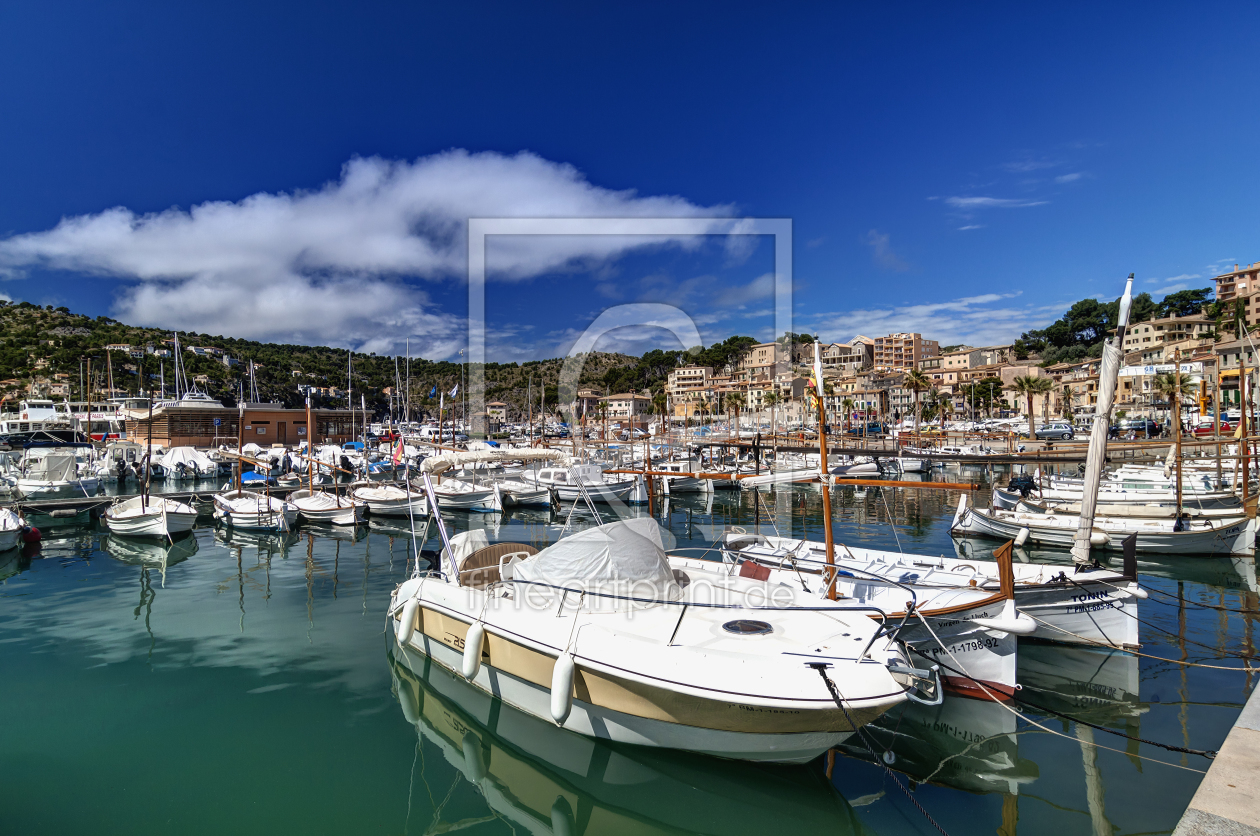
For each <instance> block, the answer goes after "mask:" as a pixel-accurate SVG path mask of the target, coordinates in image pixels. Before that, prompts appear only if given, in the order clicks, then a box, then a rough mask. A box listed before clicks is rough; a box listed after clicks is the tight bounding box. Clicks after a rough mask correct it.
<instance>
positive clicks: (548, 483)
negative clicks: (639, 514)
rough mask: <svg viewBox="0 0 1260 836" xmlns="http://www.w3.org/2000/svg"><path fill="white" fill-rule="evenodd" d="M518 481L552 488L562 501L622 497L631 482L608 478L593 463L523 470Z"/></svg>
mask: <svg viewBox="0 0 1260 836" xmlns="http://www.w3.org/2000/svg"><path fill="white" fill-rule="evenodd" d="M521 481H522V482H525V483H526V484H528V485H533V486H534V487H537V488H549V489H552V490H554V491H555V492H556V495H557V496H558V497H559V498H560V499H561V500H562V501H564V502H581V501H583V498H584V497H589V498H590V500H591V501H592V502H612V501H614V500H617V501H625V500H626V498H627V497H629V496H630V492H631V491H632V490H633V489H634V483H635V480H634V479H633V478H629V479H624V480H611V479H610V478H609V477H607V476H605V475H604V471H602V470H600V469H599V467H598V466H596V465H593V464H575V465H573V466H571V467H544V468H541V469H539V470H537V471H528V470H527V471H525V472H524V473H522V474H521Z"/></svg>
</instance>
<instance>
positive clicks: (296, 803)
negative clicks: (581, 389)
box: [0, 469, 1260, 836]
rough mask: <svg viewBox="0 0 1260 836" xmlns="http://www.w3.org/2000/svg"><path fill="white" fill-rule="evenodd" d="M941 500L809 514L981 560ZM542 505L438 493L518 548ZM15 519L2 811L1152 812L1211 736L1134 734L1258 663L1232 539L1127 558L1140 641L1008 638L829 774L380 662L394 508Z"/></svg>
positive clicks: (927, 829) (379, 830)
mask: <svg viewBox="0 0 1260 836" xmlns="http://www.w3.org/2000/svg"><path fill="white" fill-rule="evenodd" d="M988 475H989V474H986V473H985V472H983V471H979V470H976V471H964V472H963V473H961V474H960V473H959V472H958V471H957V470H956V469H955V470H954V471H952V472H949V473H948V474H947V478H950V479H953V480H958V479H960V478H961V479H965V480H967V481H984V480H986V477H987V476H988ZM1001 475H1002V474H998V477H999V478H1000V477H1001ZM986 484H987V482H986ZM207 487H210V486H209V485H207ZM957 497H958V494H957V493H956V492H951V491H941V490H933V489H916V488H891V487H869V488H864V489H863V488H857V489H855V488H840V489H837V490H835V491H834V492H833V506H834V520H835V530H836V539H837V541H838V542H842V543H848V544H851V545H861V546H865V547H872V548H883V549H888V550H892V551H897V550H902V551H905V552H907V553H911V552H913V553H917V554H924V555H930V556H937V555H952V554H954V553H955V549H963V550H964V553H966V554H973V555H974V556H976V557H977V558H988V557H989V556H990V555H991V554H992V551H993V548H994V547H995V546H996V545H997V543H996V542H991V541H982V540H975V541H969V542H966V543H964V544H961V545H958V544H956V543H955V541H954V540H953V539H952V538H951V537H950V535H949V531H948V529H949V524H950V520H951V518H952V515H953V510H954V506H955V503H956V502H957ZM976 498H977V500H978V501H979V503H980V504H982V505H983V504H987V495H986V492H985V491H984V490H982V491H980V492H979V493H978V494H977V497H976ZM821 501H822V500H821V493H820V492H819V490H818V489H817V488H815V487H808V486H788V487H783V488H778V489H774V490H763V491H762V492H760V493H759V494H757V493H754V492H752V491H744V492H736V491H731V492H728V491H717V492H716V493H714V494H711V495H689V496H685V497H678V496H675V497H672V498H671V499H670V500H669V501H668V503H662V502H660V501H658V502H657V503H656V504H655V505H654V506H653V508H652V510H651V513H653V514H654V515H655V516H656V517H657V518H658V519H659V520H660V522H661V523H662V524H663V525H664V526H665V528H666V529H667V530H668V532H669V535H670V536H671V537H672V541H673V545H676V546H678V547H691V548H703V547H706V546H708V545H710V544H712V543H713V541H714V540H715V539H716V538H717V536H718V535H719V534H720V533H721V532H722V531H723V530H724V529H725V528H726V527H728V526H743V527H745V528H747V529H749V530H752V529H753V528H754V527H756V526H761V527H762V529H763V530H764V531H766V532H773V531H774V530H775V529H776V527H777V530H779V531H780V532H782V533H784V534H789V533H790V534H791V535H792V536H801V534H802V533H803V534H805V535H807V536H809V537H811V538H815V539H822V513H821ZM600 511H601V512H602V513H603V514H605V515H606V516H607V515H608V514H610V513H611V511H610V510H609V509H607V508H606V507H603V506H600ZM633 513H636V514H646V513H649V511H648V510H647V509H641V510H635V511H633ZM566 515H567V509H562V512H561V513H560V514H553V513H551V512H546V511H531V512H515V513H508V514H506V515H499V514H493V515H490V514H468V513H462V512H456V513H451V514H449V515H446V516H445V519H446V521H447V524H448V525H449V526H450V527H451V529H452V530H455V531H459V530H465V529H468V528H470V527H479V528H484V529H486V530H487V534H488V536H489V537H490V539H491V540H506V541H514V542H527V543H532V544H535V545H539V546H541V545H543V544H545V543H546V542H548V541H553V540H554V539H556V537H558V536H559V533H560V531H561V528H562V527H563V525H564V524H565V522H566ZM605 521H607V520H606V519H605ZM30 522H32V523H33V524H35V525H37V526H38V527H39V528H40V529H41V531H42V533H43V541H42V543H40V544H39V545H38V546H35V545H31V546H27V547H26V548H25V549H24V550H21V551H17V550H14V551H10V552H7V553H4V554H0V579H2V580H0V671H2V672H3V682H4V685H5V687H4V688H3V689H0V707H2V709H3V716H4V717H6V718H7V719H6V721H5V722H4V723H3V724H0V773H2V774H3V775H4V776H5V778H4V780H3V781H2V782H0V832H4V833H21V834H61V833H77V832H92V833H101V834H129V836H138V835H140V834H157V833H181V834H199V833H205V834H211V833H213V834H221V833H234V834H254V833H257V834H269V836H270V834H276V833H304V834H315V833H338V834H343V833H356V834H403V833H414V834H421V833H443V832H454V831H460V832H470V833H505V834H506V833H518V834H519V833H537V834H543V833H546V834H552V833H554V834H567V833H574V834H615V833H644V834H646V833H706V834H728V833H730V834H736V833H749V834H752V833H756V834H762V835H763V836H764V834H768V833H776V832H808V833H811V834H822V833H827V834H833V833H835V834H842V833H876V834H922V833H933V832H936V830H935V829H934V828H933V827H932V825H931V824H930V823H929V822H928V821H927V820H926V818H924V816H923V815H922V814H921V813H920V812H919V810H918V809H917V808H916V806H915V804H914V803H913V802H912V801H911V800H910V799H911V798H913V799H914V801H917V802H918V804H919V805H921V806H922V808H923V809H924V810H926V811H927V812H928V813H929V814H930V815H931V816H932V817H933V818H934V819H935V820H936V822H937V823H939V825H940V826H941V827H942V828H943V829H944V830H945V831H946V832H948V833H951V834H970V833H998V834H1003V836H1012V835H1013V834H1015V833H1020V834H1026V835H1027V834H1063V833H1093V834H1112V833H1117V834H1158V833H1169V832H1171V831H1172V830H1173V829H1174V828H1175V827H1176V824H1177V821H1178V819H1179V818H1180V816H1181V814H1182V812H1183V811H1184V809H1185V808H1186V805H1187V804H1188V802H1189V800H1190V798H1191V796H1192V795H1193V794H1194V791H1195V789H1196V787H1197V786H1198V783H1199V781H1200V779H1201V777H1202V772H1204V771H1206V769H1207V767H1208V765H1209V763H1210V762H1209V761H1208V760H1206V759H1204V758H1203V757H1200V756H1198V755H1194V754H1188V753H1182V752H1171V751H1167V750H1165V749H1162V748H1159V747H1156V746H1154V745H1150V744H1147V743H1143V742H1138V741H1137V740H1136V738H1142V739H1144V740H1148V741H1156V742H1160V743H1165V744H1169V745H1173V746H1178V747H1183V748H1188V749H1201V750H1213V749H1216V748H1217V747H1218V746H1219V745H1220V743H1221V741H1222V740H1223V739H1224V738H1225V735H1226V734H1227V733H1228V731H1229V729H1230V726H1231V724H1232V723H1233V721H1234V719H1235V718H1236V717H1237V715H1238V713H1239V711H1240V709H1241V707H1242V705H1243V703H1244V702H1245V701H1246V698H1247V696H1248V694H1249V692H1250V689H1251V687H1252V685H1253V684H1254V681H1255V676H1254V674H1251V673H1249V672H1247V671H1244V670H1242V668H1243V666H1244V664H1245V663H1244V662H1243V661H1242V660H1241V659H1239V658H1229V656H1230V655H1232V656H1233V657H1237V656H1239V655H1249V654H1251V653H1252V652H1253V650H1254V644H1253V642H1254V640H1255V635H1254V630H1255V624H1254V618H1255V616H1254V615H1253V614H1251V613H1254V611H1256V610H1258V609H1260V600H1258V597H1257V585H1256V577H1255V567H1254V563H1253V561H1252V560H1251V559H1250V558H1247V559H1241V558H1239V559H1229V558H1216V559H1212V558H1189V557H1187V558H1173V557H1169V558H1160V559H1156V560H1149V559H1139V571H1140V576H1141V581H1142V583H1143V584H1145V585H1146V586H1147V587H1149V588H1150V589H1151V590H1152V591H1151V594H1150V597H1149V599H1148V600H1145V601H1143V602H1142V604H1141V609H1140V617H1141V618H1142V620H1143V622H1144V623H1143V624H1142V625H1141V641H1142V648H1141V652H1142V653H1143V654H1145V655H1143V656H1137V655H1133V654H1128V653H1124V652H1119V651H1107V650H1097V649H1087V648H1080V647H1072V648H1069V647H1064V646H1060V645H1054V644H1040V643H1032V642H1026V641H1025V642H1022V643H1021V645H1020V648H1019V654H1020V655H1019V681H1020V684H1021V686H1022V689H1021V690H1020V691H1019V694H1018V696H1019V700H1017V701H1015V702H1012V703H1008V704H997V703H991V702H982V701H978V700H973V699H965V698H961V697H954V696H951V697H949V698H947V699H946V700H945V702H944V703H943V704H942V705H940V706H937V707H925V706H919V705H911V704H907V705H904V706H902V707H900V708H898V709H896V710H894V711H892V712H891V713H890V714H888V715H886V716H885V717H884V718H882V719H881V720H880V721H879V722H878V724H877V725H875V726H873V727H871V728H870V730H869V731H870V733H869V735H868V737H867V741H868V742H869V744H870V746H869V748H868V747H867V746H865V745H863V744H862V743H861V742H860V741H859V740H858V739H857V738H851V739H850V741H849V743H848V744H847V745H846V746H845V747H844V750H843V751H840V752H838V753H837V754H836V757H835V760H834V764H833V765H832V766H831V767H830V775H829V776H828V774H827V773H828V763H827V759H826V758H820V759H819V760H818V761H816V762H814V763H811V764H808V765H805V766H792V767H784V766H775V765H764V764H763V765H753V764H746V763H737V762H728V761H722V760H717V759H713V758H707V757H701V756H691V755H686V754H681V753H677V752H670V751H663V750H649V749H643V748H639V747H634V746H624V745H613V744H606V743H602V742H595V741H590V740H587V739H585V738H581V737H578V736H576V735H573V734H571V733H569V732H566V731H564V730H562V729H558V728H556V727H555V726H554V725H552V724H549V723H542V722H540V721H537V720H533V719H530V718H527V717H524V716H522V715H520V714H519V713H517V712H516V711H515V710H513V709H511V708H510V707H508V706H504V705H502V704H500V703H497V702H496V701H493V700H491V699H489V698H486V697H484V696H482V695H480V694H478V693H476V692H474V691H472V690H470V689H469V688H468V686H467V685H465V684H464V683H463V682H462V680H459V679H458V678H456V677H453V676H451V675H450V674H448V673H446V672H445V671H444V670H442V669H441V668H439V667H436V666H433V665H428V666H426V665H425V664H424V663H423V661H421V660H412V664H411V665H410V666H408V665H405V664H403V662H402V660H401V659H399V658H398V656H399V654H400V653H401V651H399V650H398V649H397V648H396V646H395V645H394V643H393V642H392V640H391V635H390V633H389V632H388V631H387V629H386V619H385V610H386V606H387V603H388V599H389V594H390V592H391V591H392V590H393V588H394V587H395V586H396V585H397V584H398V583H400V582H401V581H402V580H404V579H405V578H406V577H407V576H408V575H409V573H410V571H411V569H412V568H413V565H414V563H413V552H412V541H411V535H410V528H409V526H408V524H407V523H406V521H405V520H404V521H390V522H384V523H382V522H379V521H375V520H374V521H372V522H371V523H370V524H369V525H366V526H361V527H359V528H357V529H334V528H330V527H319V526H305V527H300V528H299V529H297V530H296V531H294V532H291V533H288V534H284V535H262V534H252V533H241V532H233V531H229V530H225V529H222V528H216V527H215V526H214V524H213V522H212V520H210V519H209V518H205V519H203V520H202V523H201V524H200V525H199V526H198V527H197V529H196V530H195V531H194V532H193V534H192V536H190V537H187V538H184V539H181V540H177V541H176V542H175V543H174V544H173V545H167V544H161V543H156V542H148V541H140V540H124V539H120V538H117V537H114V536H111V535H110V534H109V533H108V532H107V531H105V530H104V528H103V527H102V526H101V525H100V524H99V523H98V522H96V521H93V520H91V519H89V518H88V517H86V515H84V516H83V517H80V518H75V519H56V520H54V519H51V518H46V517H33V518H32V519H31V520H30ZM569 522H570V523H571V525H576V526H587V525H591V524H594V523H595V519H594V518H593V517H592V515H591V514H590V513H589V511H582V512H580V513H579V512H575V513H574V514H573V516H572V519H571V520H570V521H569ZM418 527H419V526H418ZM430 534H431V536H430V539H429V544H428V545H429V547H430V548H432V547H433V546H434V544H435V542H436V535H435V532H433V531H431V532H430ZM711 556H712V555H711ZM1019 556H1020V557H1021V558H1026V559H1031V560H1050V561H1054V562H1059V563H1063V564H1064V565H1065V567H1067V565H1068V564H1069V562H1070V561H1069V558H1068V557H1067V555H1066V554H1065V553H1062V552H1037V551H1031V552H1027V553H1022V554H1020V555H1019ZM1069 571H1070V569H1069ZM1245 611H1251V613H1247V612H1245ZM1185 662H1192V663H1202V664H1205V665H1212V666H1217V667H1198V666H1191V665H1186V664H1179V663H1185ZM1076 720H1082V721H1087V722H1088V723H1089V724H1091V725H1085V724H1084V723H1078V722H1076ZM1113 732H1114V733H1113Z"/></svg>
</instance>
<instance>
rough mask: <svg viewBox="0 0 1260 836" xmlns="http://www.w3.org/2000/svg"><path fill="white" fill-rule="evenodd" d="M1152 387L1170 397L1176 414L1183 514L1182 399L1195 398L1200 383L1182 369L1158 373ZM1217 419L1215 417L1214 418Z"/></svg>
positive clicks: (1179, 489) (1179, 505)
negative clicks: (1191, 378)
mask: <svg viewBox="0 0 1260 836" xmlns="http://www.w3.org/2000/svg"><path fill="white" fill-rule="evenodd" d="M1151 388H1152V389H1153V390H1154V391H1155V393H1156V394H1157V395H1162V396H1163V397H1165V398H1168V405H1169V407H1170V409H1171V410H1172V414H1173V415H1174V416H1176V429H1175V430H1174V432H1175V433H1176V436H1175V438H1176V442H1177V475H1176V476H1175V477H1174V478H1175V479H1176V480H1177V515H1178V516H1180V515H1181V430H1182V428H1181V401H1182V400H1183V399H1184V398H1193V397H1194V394H1195V392H1196V391H1198V388H1199V384H1197V383H1195V382H1193V381H1192V380H1190V375H1188V374H1185V373H1184V372H1181V371H1175V372H1169V373H1168V374H1157V375H1155V379H1154V380H1152V381H1151ZM1214 420H1215V419H1214Z"/></svg>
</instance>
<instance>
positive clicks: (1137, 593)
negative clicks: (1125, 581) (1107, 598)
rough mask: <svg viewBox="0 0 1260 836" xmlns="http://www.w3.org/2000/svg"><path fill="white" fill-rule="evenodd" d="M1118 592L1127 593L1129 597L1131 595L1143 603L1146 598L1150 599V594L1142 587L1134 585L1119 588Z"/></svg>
mask: <svg viewBox="0 0 1260 836" xmlns="http://www.w3.org/2000/svg"><path fill="white" fill-rule="evenodd" d="M1120 591H1121V592H1127V593H1129V594H1130V595H1132V596H1133V597H1134V598H1140V599H1141V600H1143V601H1145V600H1146V599H1147V598H1149V597H1150V593H1149V592H1147V591H1146V590H1145V589H1143V588H1142V587H1140V586H1138V585H1137V584H1136V583H1131V584H1129V585H1128V586H1124V587H1120Z"/></svg>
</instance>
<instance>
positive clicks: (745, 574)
mask: <svg viewBox="0 0 1260 836" xmlns="http://www.w3.org/2000/svg"><path fill="white" fill-rule="evenodd" d="M739 576H740V577H741V578H750V579H752V580H754V581H768V580H770V567H769V566H762V565H761V564H760V563H754V562H752V561H751V560H745V561H744V562H743V563H741V564H739Z"/></svg>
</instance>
